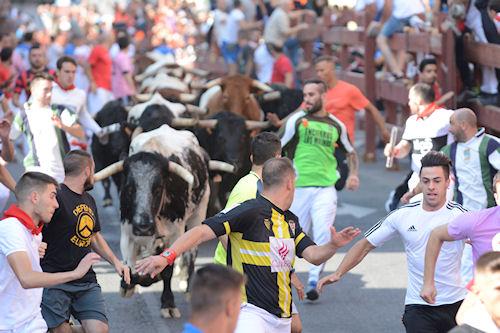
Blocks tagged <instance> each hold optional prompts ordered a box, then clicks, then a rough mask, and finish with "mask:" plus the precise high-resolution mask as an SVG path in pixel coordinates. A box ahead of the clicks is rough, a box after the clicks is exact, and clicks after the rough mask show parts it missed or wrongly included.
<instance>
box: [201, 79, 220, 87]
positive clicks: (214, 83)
mask: <svg viewBox="0 0 500 333" xmlns="http://www.w3.org/2000/svg"><path fill="white" fill-rule="evenodd" d="M221 83H222V78H220V77H219V78H217V79H213V80H212V81H208V82H207V83H205V88H206V89H210V88H212V87H215V86H220V84H221Z"/></svg>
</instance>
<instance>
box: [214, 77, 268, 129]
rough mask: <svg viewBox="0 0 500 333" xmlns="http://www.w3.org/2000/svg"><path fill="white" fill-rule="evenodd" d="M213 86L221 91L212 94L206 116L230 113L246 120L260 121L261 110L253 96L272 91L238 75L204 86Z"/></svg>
mask: <svg viewBox="0 0 500 333" xmlns="http://www.w3.org/2000/svg"><path fill="white" fill-rule="evenodd" d="M215 85H219V86H220V87H221V91H220V92H217V93H216V94H214V95H213V96H212V97H211V98H210V100H209V102H208V103H207V109H208V113H207V115H208V116H210V115H213V114H216V113H218V112H221V111H230V112H232V113H235V114H238V115H241V116H243V118H245V119H248V120H257V121H258V120H262V111H261V108H260V106H259V103H257V100H256V99H255V97H254V96H253V94H254V93H256V92H259V91H264V92H269V91H272V89H271V88H270V87H269V86H267V85H265V84H263V83H260V82H258V81H256V80H252V79H251V78H250V77H248V76H244V75H239V74H238V75H232V76H226V77H223V78H219V79H215V80H213V81H210V82H209V83H207V85H206V86H207V88H210V87H213V86H215Z"/></svg>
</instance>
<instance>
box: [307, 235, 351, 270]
mask: <svg viewBox="0 0 500 333" xmlns="http://www.w3.org/2000/svg"><path fill="white" fill-rule="evenodd" d="M330 232H331V240H330V241H329V242H328V243H326V244H324V245H321V246H318V245H312V246H309V247H307V248H306V249H305V250H304V251H303V252H302V257H303V258H304V259H305V260H307V261H308V262H310V263H311V264H313V265H319V264H322V263H324V262H325V261H327V260H328V259H330V258H331V257H332V256H333V255H334V254H335V252H337V250H338V249H339V248H341V247H342V246H345V245H347V244H349V243H350V242H351V241H352V240H353V239H354V238H356V237H357V236H358V235H359V234H360V232H361V231H360V230H359V229H358V228H354V227H347V228H345V229H342V231H340V232H337V231H336V230H335V227H330Z"/></svg>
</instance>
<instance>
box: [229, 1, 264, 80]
mask: <svg viewBox="0 0 500 333" xmlns="http://www.w3.org/2000/svg"><path fill="white" fill-rule="evenodd" d="M259 26H261V23H260V22H250V21H246V20H245V14H243V11H242V4H241V2H240V0H235V1H234V3H233V9H232V10H231V12H230V13H229V16H228V17H227V21H226V26H225V29H224V30H223V31H222V36H221V41H222V48H221V51H222V56H223V58H224V61H225V62H226V64H227V66H228V69H229V70H228V72H229V75H233V74H236V73H237V72H238V64H237V62H238V55H239V53H240V46H239V43H238V42H239V36H238V34H239V32H240V30H249V29H253V28H258V27H259Z"/></svg>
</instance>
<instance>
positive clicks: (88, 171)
mask: <svg viewBox="0 0 500 333" xmlns="http://www.w3.org/2000/svg"><path fill="white" fill-rule="evenodd" d="M64 171H65V174H66V177H65V178H64V182H63V183H62V184H61V188H60V190H59V191H58V192H57V201H58V203H59V208H58V209H57V210H56V211H55V213H54V216H53V217H52V220H51V222H50V225H47V226H46V227H45V229H44V230H43V241H44V242H46V243H47V252H46V254H45V256H44V258H43V260H42V261H41V266H42V269H43V270H44V272H64V271H70V270H73V269H74V268H75V267H76V265H77V264H78V262H79V261H80V259H81V258H83V257H84V256H85V255H86V254H87V253H90V252H91V250H94V251H95V252H96V253H97V254H99V255H100V256H101V257H102V258H103V259H105V260H106V261H108V262H109V263H110V264H111V265H113V267H114V268H115V270H116V272H117V273H118V274H119V275H120V276H123V277H124V279H125V282H126V283H127V284H128V283H130V270H129V268H128V267H126V266H125V265H123V264H122V263H121V261H120V260H119V259H118V258H117V257H116V256H115V255H114V254H113V252H112V250H111V249H110V248H109V246H108V244H107V242H106V241H105V240H104V238H103V237H102V235H101V233H100V230H101V226H100V223H99V218H98V215H97V206H96V204H95V201H94V198H92V196H91V195H90V194H88V193H87V191H89V190H91V189H92V188H93V185H94V161H93V160H92V157H91V156H90V155H89V154H88V153H87V152H84V151H81V150H73V151H70V152H69V153H68V154H67V155H66V156H65V158H64ZM42 315H43V318H44V319H45V321H46V322H47V326H48V327H49V329H50V332H71V328H70V326H69V318H70V315H73V316H74V317H75V318H76V319H78V320H79V321H80V323H81V324H82V328H83V331H84V332H87V333H89V332H97V333H103V332H108V323H107V318H106V313H105V308H104V299H103V297H102V294H101V287H100V286H99V284H98V283H97V280H96V275H95V272H94V271H93V270H92V269H91V270H89V271H88V273H87V274H86V275H84V276H83V277H82V278H81V279H79V280H75V281H72V282H68V283H63V284H59V285H55V286H52V287H50V288H45V289H44V291H43V298H42Z"/></svg>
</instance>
